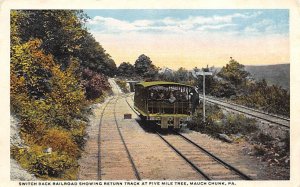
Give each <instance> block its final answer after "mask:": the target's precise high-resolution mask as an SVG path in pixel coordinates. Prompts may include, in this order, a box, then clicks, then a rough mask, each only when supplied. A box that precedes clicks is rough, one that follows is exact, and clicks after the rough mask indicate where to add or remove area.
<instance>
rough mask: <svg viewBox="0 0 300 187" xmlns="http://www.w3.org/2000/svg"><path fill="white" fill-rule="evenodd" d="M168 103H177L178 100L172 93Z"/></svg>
mask: <svg viewBox="0 0 300 187" xmlns="http://www.w3.org/2000/svg"><path fill="white" fill-rule="evenodd" d="M168 101H169V102H170V103H174V102H175V101H176V98H175V97H174V95H173V93H172V92H171V93H170V97H169V99H168Z"/></svg>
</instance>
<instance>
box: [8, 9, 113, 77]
mask: <svg viewBox="0 0 300 187" xmlns="http://www.w3.org/2000/svg"><path fill="white" fill-rule="evenodd" d="M11 15H12V16H11V17H12V23H13V24H12V29H13V32H12V42H14V41H15V35H17V36H18V37H19V38H20V42H21V43H24V42H27V41H29V40H31V39H33V38H37V39H40V40H42V41H43V42H42V45H41V49H43V50H44V52H45V53H46V54H52V56H53V57H54V60H55V62H57V63H59V64H60V65H61V68H62V69H66V68H67V67H68V66H69V62H70V59H71V58H73V57H76V58H78V61H79V62H80V66H82V67H83V68H90V69H92V70H93V71H96V72H98V73H103V74H105V75H109V76H112V75H114V73H115V70H116V65H115V62H114V61H113V60H112V59H111V57H110V55H109V54H108V53H106V52H105V50H104V49H103V47H102V46H101V45H100V44H99V43H98V42H97V41H96V40H95V38H94V37H93V36H92V35H91V34H90V33H88V31H87V30H86V28H84V24H85V21H86V19H87V16H86V15H85V14H84V13H83V11H80V10H18V11H12V13H11Z"/></svg>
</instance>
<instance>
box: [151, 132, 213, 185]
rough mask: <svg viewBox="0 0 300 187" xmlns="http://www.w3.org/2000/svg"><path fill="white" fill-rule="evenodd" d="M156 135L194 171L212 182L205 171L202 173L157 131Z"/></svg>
mask: <svg viewBox="0 0 300 187" xmlns="http://www.w3.org/2000/svg"><path fill="white" fill-rule="evenodd" d="M155 132H156V134H157V135H158V136H159V137H160V138H161V139H162V140H163V141H164V142H165V143H166V144H167V145H168V146H169V147H171V148H172V149H173V150H174V151H175V152H176V153H177V154H178V155H179V156H181V157H182V158H183V159H184V160H185V161H186V162H187V163H189V164H190V165H191V166H192V168H193V169H195V170H196V171H197V172H198V173H200V174H201V175H202V176H203V177H204V178H205V179H206V180H212V179H211V178H210V177H209V176H208V175H207V174H205V172H204V171H202V170H201V169H200V168H199V167H198V166H196V165H195V164H194V163H193V162H192V161H190V160H189V159H188V158H187V157H185V156H184V155H183V154H182V153H181V152H180V151H179V150H178V149H176V148H175V147H174V146H173V145H172V144H170V142H168V141H167V140H166V139H165V138H164V137H163V136H162V135H161V134H160V133H159V132H157V131H156V130H155Z"/></svg>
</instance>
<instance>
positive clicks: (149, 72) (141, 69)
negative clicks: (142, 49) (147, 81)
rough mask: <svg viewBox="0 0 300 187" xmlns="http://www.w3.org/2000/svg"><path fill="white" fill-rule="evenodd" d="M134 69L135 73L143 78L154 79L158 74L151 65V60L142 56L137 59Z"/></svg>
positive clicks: (155, 68) (156, 69)
mask: <svg viewBox="0 0 300 187" xmlns="http://www.w3.org/2000/svg"><path fill="white" fill-rule="evenodd" d="M134 67H135V71H136V73H137V74H138V75H140V76H142V77H144V78H154V77H155V76H157V73H158V68H157V67H156V66H155V65H154V64H153V63H152V61H151V59H150V58H149V57H148V56H146V55H144V54H142V55H140V56H139V57H138V59H137V60H136V61H135V64H134Z"/></svg>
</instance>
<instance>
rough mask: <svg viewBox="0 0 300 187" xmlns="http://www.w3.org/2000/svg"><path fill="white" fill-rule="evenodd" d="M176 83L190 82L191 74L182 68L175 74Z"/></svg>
mask: <svg viewBox="0 0 300 187" xmlns="http://www.w3.org/2000/svg"><path fill="white" fill-rule="evenodd" d="M174 79H175V82H181V83H186V82H188V81H189V72H188V70H186V69H185V68H183V67H180V68H179V69H178V70H177V71H175V72H174Z"/></svg>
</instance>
